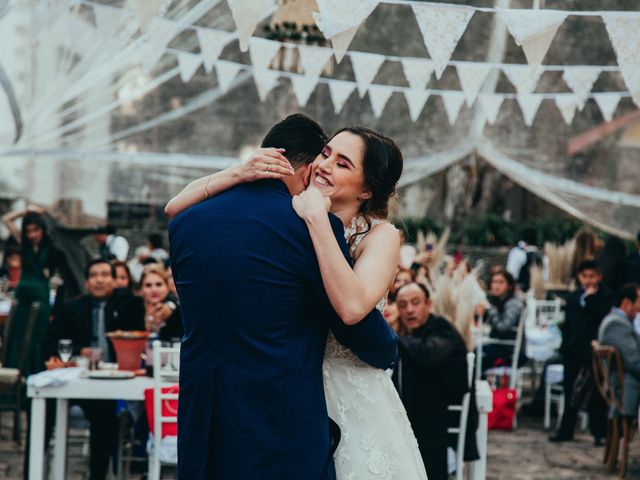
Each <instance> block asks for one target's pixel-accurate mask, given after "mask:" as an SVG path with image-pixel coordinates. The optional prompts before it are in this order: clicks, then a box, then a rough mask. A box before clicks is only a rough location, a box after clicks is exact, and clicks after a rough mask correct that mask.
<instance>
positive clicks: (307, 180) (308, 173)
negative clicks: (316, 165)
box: [302, 163, 313, 190]
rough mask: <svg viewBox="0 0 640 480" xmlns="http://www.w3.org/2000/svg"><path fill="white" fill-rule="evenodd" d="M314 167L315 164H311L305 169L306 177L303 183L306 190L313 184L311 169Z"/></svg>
mask: <svg viewBox="0 0 640 480" xmlns="http://www.w3.org/2000/svg"><path fill="white" fill-rule="evenodd" d="M312 167H313V163H309V164H308V165H307V166H306V167H304V168H305V172H304V176H303V177H302V181H303V183H304V189H305V190H306V189H307V188H309V184H310V183H311V168H312Z"/></svg>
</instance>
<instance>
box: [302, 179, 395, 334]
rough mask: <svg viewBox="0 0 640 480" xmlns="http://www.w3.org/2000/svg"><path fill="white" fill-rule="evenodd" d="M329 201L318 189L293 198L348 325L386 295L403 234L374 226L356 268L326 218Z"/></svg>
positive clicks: (329, 291)
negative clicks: (343, 252) (344, 252)
mask: <svg viewBox="0 0 640 480" xmlns="http://www.w3.org/2000/svg"><path fill="white" fill-rule="evenodd" d="M329 205H330V203H329V201H328V199H326V198H323V197H322V196H321V194H320V193H319V192H318V191H317V190H315V189H309V190H307V191H306V192H303V193H302V194H301V195H298V196H296V197H294V200H293V206H294V209H295V210H296V212H297V213H298V215H299V216H300V217H301V218H302V219H303V220H304V221H305V223H306V224H307V227H308V228H309V233H310V234H311V240H312V241H313V247H314V249H315V251H316V256H317V257H318V264H319V265H320V273H321V275H322V281H323V283H324V287H325V290H326V292H327V296H328V297H329V300H330V301H331V305H332V306H333V308H334V310H335V311H336V313H337V314H338V315H339V316H340V318H342V321H343V322H344V323H346V324H347V325H353V324H355V323H358V322H359V321H360V320H362V319H363V318H364V317H365V316H366V315H367V314H368V313H369V312H370V311H371V310H373V309H374V308H375V306H376V305H377V304H378V302H379V301H380V299H381V298H383V297H384V296H385V294H386V292H387V290H388V288H389V285H390V284H391V281H392V280H393V276H394V275H395V272H396V265H397V263H398V256H399V254H400V236H399V235H398V232H397V231H396V229H395V228H394V227H393V226H392V225H390V224H381V225H379V226H377V227H375V228H374V229H373V230H372V231H371V233H369V234H368V235H367V238H366V239H364V240H363V242H362V244H361V246H360V248H361V249H362V251H361V252H360V255H359V256H358V260H357V261H356V263H355V265H354V267H353V269H352V268H351V266H350V265H349V263H348V262H347V261H346V260H345V258H344V255H343V254H342V251H341V250H340V246H339V245H338V242H337V241H336V238H335V236H334V234H333V231H332V229H331V224H330V223H329V219H328V217H327V210H328V207H329Z"/></svg>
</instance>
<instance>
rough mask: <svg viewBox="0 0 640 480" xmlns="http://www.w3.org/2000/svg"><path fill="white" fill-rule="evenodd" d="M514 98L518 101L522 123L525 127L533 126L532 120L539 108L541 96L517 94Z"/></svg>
mask: <svg viewBox="0 0 640 480" xmlns="http://www.w3.org/2000/svg"><path fill="white" fill-rule="evenodd" d="M516 98H517V100H518V105H520V110H522V117H523V118H524V123H525V125H526V126H527V127H530V126H531V125H533V119H534V118H535V117H536V113H538V108H540V103H541V102H542V96H541V95H535V94H524V93H523V94H518V95H517V97H516Z"/></svg>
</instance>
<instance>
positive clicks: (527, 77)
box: [502, 64, 544, 95]
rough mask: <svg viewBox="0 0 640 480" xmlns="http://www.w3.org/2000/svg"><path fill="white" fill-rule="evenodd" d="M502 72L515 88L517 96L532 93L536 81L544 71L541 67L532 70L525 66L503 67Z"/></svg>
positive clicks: (510, 65) (512, 65)
mask: <svg viewBox="0 0 640 480" xmlns="http://www.w3.org/2000/svg"><path fill="white" fill-rule="evenodd" d="M502 71H503V72H504V74H505V75H506V76H507V78H508V79H509V81H510V82H511V83H512V84H513V86H514V87H515V88H516V91H517V92H518V94H519V95H522V94H527V93H531V92H533V91H534V90H535V89H536V87H537V86H538V80H540V76H541V75H542V72H544V70H543V69H542V67H538V68H536V69H532V68H531V67H529V66H527V65H519V64H509V65H503V66H502Z"/></svg>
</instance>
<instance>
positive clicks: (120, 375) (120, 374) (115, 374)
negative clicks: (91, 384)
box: [87, 370, 136, 380]
mask: <svg viewBox="0 0 640 480" xmlns="http://www.w3.org/2000/svg"><path fill="white" fill-rule="evenodd" d="M87 376H88V377H89V378H92V379H94V380H128V379H130V378H134V377H135V376H136V375H135V373H134V372H129V371H127V370H92V371H90V372H89V375H87Z"/></svg>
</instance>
